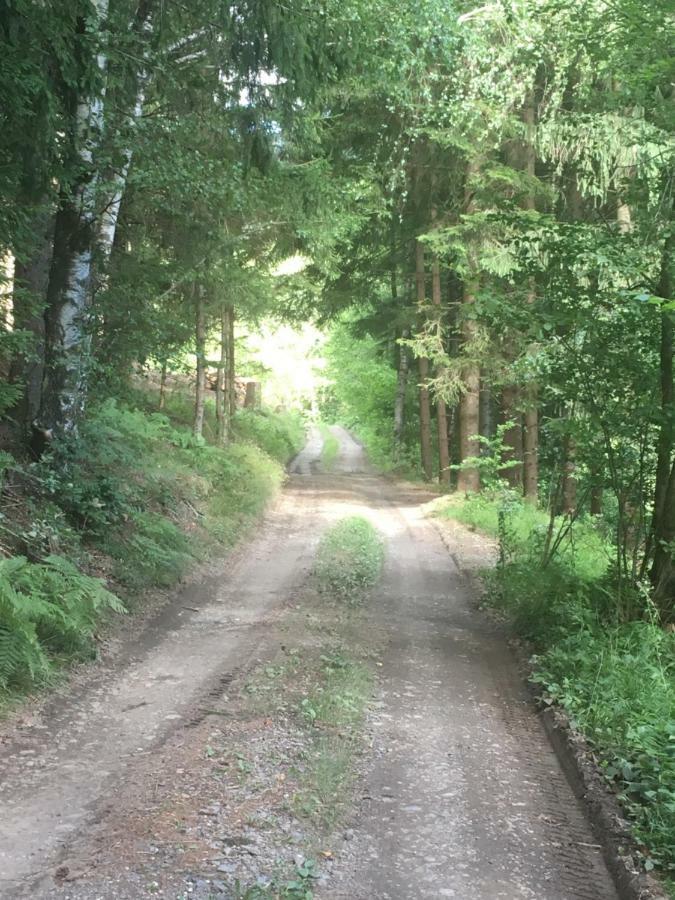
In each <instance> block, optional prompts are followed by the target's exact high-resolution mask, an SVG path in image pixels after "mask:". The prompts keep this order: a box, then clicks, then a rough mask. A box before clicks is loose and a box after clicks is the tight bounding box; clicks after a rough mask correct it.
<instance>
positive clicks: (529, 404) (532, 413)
mask: <svg viewBox="0 0 675 900" xmlns="http://www.w3.org/2000/svg"><path fill="white" fill-rule="evenodd" d="M523 121H524V123H525V142H524V148H523V151H524V163H525V164H524V169H525V172H526V174H527V175H528V176H529V177H530V178H534V177H535V174H536V154H535V149H534V128H535V110H534V97H533V95H532V91H530V92H529V93H528V96H527V100H526V102H525V107H524V109H523ZM523 208H524V209H527V210H531V211H534V210H536V203H535V197H534V193H533V192H532V191H531V190H529V191H528V192H527V194H526V196H525V200H524V202H523ZM536 296H537V295H536V290H535V283H534V279H531V281H530V285H529V291H528V293H527V302H528V304H529V305H530V306H531V305H533V304H534V302H535V300H536ZM523 399H524V400H525V412H524V426H525V427H524V430H523V495H524V497H525V500H526V501H527V502H528V503H532V504H535V505H536V503H537V501H538V499H539V391H538V389H537V385H536V384H534V383H531V384H529V385H528V386H527V388H526V389H525V391H524V393H523Z"/></svg>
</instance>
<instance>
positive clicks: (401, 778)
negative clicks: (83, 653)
mask: <svg viewBox="0 0 675 900" xmlns="http://www.w3.org/2000/svg"><path fill="white" fill-rule="evenodd" d="M335 433H336V435H337V436H338V437H339V439H340V445H341V449H340V454H339V457H338V460H337V463H336V466H335V469H334V471H333V472H332V473H330V474H321V473H320V472H317V459H318V456H319V454H320V450H321V443H320V440H319V439H317V438H316V436H314V437H313V439H312V440H311V441H310V443H309V445H308V448H306V450H305V451H304V453H303V454H301V455H300V457H298V459H297V460H296V461H295V464H294V471H295V473H296V474H294V475H292V477H291V479H290V483H289V485H288V487H287V489H286V490H285V492H284V494H283V496H282V498H281V500H280V501H279V503H278V504H277V506H276V508H275V509H274V510H273V511H272V512H271V513H270V515H269V516H268V517H267V519H266V522H265V524H264V525H263V527H262V528H261V530H260V531H259V533H258V535H257V537H256V538H255V539H254V540H252V541H251V542H250V543H249V545H248V546H247V547H245V548H242V550H241V551H240V552H239V554H238V556H237V557H236V558H234V559H231V560H229V561H228V562H225V563H224V564H223V566H222V569H221V571H219V572H217V573H216V574H215V575H214V577H213V578H212V579H210V580H209V581H208V582H207V583H205V584H204V585H202V586H201V587H199V588H191V589H188V590H187V591H185V592H183V593H182V594H181V595H180V596H178V597H177V598H176V600H175V602H174V603H172V604H171V605H170V606H169V607H167V608H166V609H165V610H164V612H163V613H162V614H161V615H160V616H158V617H157V618H156V620H155V621H153V622H152V623H151V624H150V625H149V626H148V627H147V628H146V629H144V631H143V632H142V633H141V634H140V635H138V637H137V638H136V639H135V640H134V641H132V642H131V643H130V645H129V646H128V647H127V648H126V649H125V650H124V652H122V653H120V654H118V655H117V656H116V658H115V660H114V662H111V663H110V664H108V665H101V666H99V667H98V668H97V669H96V670H95V671H94V672H93V673H92V675H91V677H89V678H88V679H86V680H85V681H84V682H83V683H82V685H81V686H79V687H77V688H76V689H75V691H74V692H73V693H71V694H69V695H67V696H64V697H61V698H59V697H56V698H54V699H52V700H50V701H49V702H48V703H47V704H46V705H45V706H44V708H43V709H42V711H41V712H40V713H39V714H35V715H34V716H33V717H30V718H26V719H25V720H24V721H23V722H20V723H19V725H18V727H16V728H15V729H14V730H13V731H12V732H11V733H9V734H7V735H6V736H5V737H4V738H3V744H2V750H3V752H2V760H1V762H0V776H1V779H2V780H1V783H0V802H1V803H2V816H1V818H0V896H2V897H3V898H4V897H7V898H15V897H16V898H19V897H32V898H43V897H64V898H65V897H69V898H94V897H97V898H102V900H108V898H110V900H112V898H115V900H121V898H132V897H134V898H136V897H145V896H158V895H159V896H164V897H176V896H187V895H188V893H192V894H193V895H194V896H197V895H198V894H199V891H198V890H194V891H193V890H192V888H191V889H190V891H188V892H187V893H186V894H184V895H183V894H177V893H176V891H175V890H173V892H167V889H166V888H165V887H161V888H159V887H158V886H157V884H156V883H155V882H152V883H151V884H149V883H148V879H147V877H146V876H147V872H145V871H144V873H143V875H142V877H141V876H140V875H139V874H138V871H136V870H135V868H134V864H133V863H130V862H129V859H125V860H124V864H122V862H121V863H120V866H119V871H117V872H116V873H115V875H114V878H112V877H111V876H110V875H109V874H108V875H106V876H103V875H101V874H100V873H98V874H97V873H95V872H94V873H93V874H92V873H91V872H90V871H88V870H85V869H83V871H82V872H81V873H80V877H78V878H77V880H75V881H73V882H67V883H64V882H63V879H64V878H67V877H68V876H69V871H70V870H72V868H73V860H75V861H76V863H77V860H78V858H83V853H84V851H83V850H82V847H83V846H84V845H85V844H86V841H87V837H88V835H89V834H90V832H92V831H93V830H95V831H96V834H97V838H98V840H99V841H101V842H103V844H105V843H106V841H107V842H108V844H110V842H111V841H112V837H111V835H112V833H113V829H112V825H111V824H110V823H111V822H112V820H113V819H114V816H115V808H116V806H117V805H118V800H119V803H120V804H121V802H122V800H121V798H122V797H125V798H126V800H125V802H126V803H127V804H132V805H133V802H134V797H136V796H137V797H139V798H140V797H142V796H143V795H144V789H145V788H147V781H148V780H149V779H151V778H152V777H156V778H157V780H158V784H160V785H164V784H165V779H166V778H168V780H169V781H172V782H174V785H173V786H174V787H176V783H178V787H180V780H181V778H184V777H186V776H184V775H183V773H184V772H185V769H184V768H181V767H180V766H177V763H176V759H173V762H172V753H173V752H174V751H173V749H171V748H173V747H174V746H184V745H185V744H186V743H188V742H189V728H190V727H191V726H192V725H193V724H194V723H195V722H197V721H199V720H200V716H202V715H203V711H204V707H205V705H207V704H208V702H209V698H211V697H213V696H216V695H219V694H222V693H223V692H224V691H225V690H226V686H227V685H228V684H230V683H231V682H232V680H233V679H235V680H236V678H237V675H238V673H241V672H244V671H246V670H247V669H248V668H250V666H251V665H252V664H253V663H254V662H255V661H256V660H257V659H259V658H262V657H263V656H264V653H265V648H266V647H269V646H271V645H274V644H275V643H277V644H278V643H279V641H280V640H281V637H280V634H282V632H280V629H279V624H280V622H281V621H282V620H283V616H284V608H285V606H286V605H287V604H288V603H289V602H291V601H292V600H293V597H294V596H295V595H296V593H297V591H298V590H299V588H300V586H301V585H302V583H303V582H304V581H305V579H306V577H307V574H308V570H309V567H310V565H311V560H312V557H313V553H314V549H315V546H316V543H317V541H318V539H319V536H320V534H321V532H322V531H323V530H324V529H325V527H327V526H328V525H329V524H330V523H331V522H332V521H334V520H336V519H338V518H341V517H342V516H344V515H349V514H353V513H354V512H358V513H360V514H362V515H366V516H367V517H369V518H370V519H371V520H372V521H373V523H374V524H375V525H376V526H377V527H378V528H379V530H380V531H381V532H382V534H383V535H384V536H385V538H386V541H387V561H386V567H385V578H384V581H383V584H382V585H381V588H380V589H378V591H377V592H376V594H375V596H374V597H373V598H372V615H373V617H374V620H375V622H376V624H377V627H378V629H380V631H381V632H382V633H383V634H384V636H385V650H384V653H383V655H382V658H381V660H380V663H381V666H380V667H379V668H378V675H379V688H378V697H377V698H375V702H374V704H373V709H372V712H371V715H370V722H369V728H370V730H371V731H372V744H373V747H372V753H371V754H370V755H369V757H368V758H367V759H366V760H365V761H364V771H363V773H362V777H363V780H362V790H361V791H360V798H361V799H360V800H359V801H358V803H357V805H356V806H355V808H354V810H353V813H352V816H351V821H350V823H349V825H350V827H349V829H348V831H347V832H346V833H345V834H346V839H345V840H344V841H343V842H342V846H341V847H340V848H339V850H338V852H336V855H335V862H334V863H332V868H331V871H330V875H329V876H328V877H326V878H324V879H323V880H322V881H321V882H320V884H319V887H318V891H317V893H318V896H319V897H321V898H325V900H337V898H344V900H348V898H349V900H367V898H380V900H387V898H388V900H404V898H405V900H413V898H440V897H455V898H458V900H498V898H504V900H517V898H529V900H613V898H615V897H616V894H615V891H614V888H613V886H612V883H611V880H610V878H609V875H608V874H607V871H606V869H605V866H604V863H603V861H602V856H601V853H600V850H599V849H598V847H597V842H596V840H595V838H594V836H593V834H592V833H591V831H590V829H589V827H588V825H587V824H586V821H585V818H584V814H583V810H582V809H581V807H580V806H579V805H578V803H577V801H576V800H575V798H574V796H573V794H572V792H571V790H570V788H569V787H568V785H567V782H566V781H565V778H564V776H563V774H562V772H561V770H560V767H559V765H558V763H557V761H556V758H555V756H554V754H553V752H552V750H551V748H550V746H549V744H548V742H547V739H546V737H545V735H544V733H543V731H542V728H541V726H540V723H539V721H538V719H537V716H536V714H535V712H534V711H533V709H532V707H531V705H530V703H529V702H528V699H527V696H526V695H525V693H524V691H523V688H522V682H521V677H520V675H519V674H518V672H517V670H516V667H515V664H514V662H513V660H512V658H511V655H510V652H509V651H508V649H507V648H506V646H505V644H504V641H503V638H502V637H501V636H500V635H499V634H498V633H496V632H495V630H494V629H493V628H492V626H490V625H489V624H488V623H487V622H486V621H485V620H483V619H482V618H481V617H480V615H478V614H477V613H475V612H474V611H473V610H472V609H471V606H470V603H469V598H468V596H467V594H468V588H467V586H466V583H465V580H464V578H463V576H462V575H461V573H460V572H459V571H458V569H457V567H456V565H455V564H454V562H453V557H452V555H451V553H450V552H449V550H448V548H447V547H446V546H445V544H444V543H443V541H442V540H441V537H440V535H439V533H438V531H437V530H436V528H435V527H434V525H433V524H432V523H431V522H430V521H429V520H428V519H426V518H424V516H423V514H422V512H421V509H420V507H421V504H422V502H423V501H424V500H426V499H428V498H427V497H426V496H425V495H424V493H423V492H422V491H420V490H417V489H412V488H407V487H401V486H397V485H395V484H393V483H391V482H388V481H386V480H384V479H382V478H379V477H377V476H376V475H375V474H373V473H372V472H371V471H370V470H369V467H368V466H367V464H366V462H365V460H364V459H363V456H362V453H361V450H360V448H359V447H358V445H356V444H355V443H354V442H353V441H352V440H351V438H350V437H349V435H347V433H346V432H344V431H342V430H341V429H336V432H335ZM155 759H156V760H157V764H156V766H155V769H156V770H157V771H156V772H155V773H154V774H153V765H154V760H155ZM160 760H161V762H160ZM167 760H168V761H167ZM181 765H182V764H181ZM160 769H162V772H163V773H164V774H157V773H158V772H159V770H160ZM166 771H169V772H170V775H169V776H166ZM189 794H190V792H189V789H187V788H186V789H185V790H184V791H183V794H182V796H183V797H184V798H185V802H188V801H189ZM202 799H203V798H202ZM140 802H141V801H140V799H139V800H138V803H140ZM199 802H202V800H201V799H200V801H199ZM117 828H118V831H119V823H117ZM136 849H137V852H138V854H140V856H139V857H138V858H139V859H141V858H143V857H142V854H144V853H150V852H151V851H152V852H154V850H155V849H156V848H151V849H150V850H149V849H148V848H146V847H145V846H144V847H138V848H136ZM64 861H67V862H68V865H67V866H66V865H64ZM76 863H75V868H77V864H76ZM60 866H61V868H59V867H60ZM70 875H72V871H70ZM175 875H176V884H178V883H179V882H180V877H181V875H182V873H181V872H180V870H179V864H178V863H176V872H175ZM60 879H61V880H60ZM208 891H209V892H208V893H203V894H200V895H199V896H203V897H207V896H216V895H222V896H230V897H233V896H236V895H235V893H234V891H233V888H232V886H231V885H230V886H229V887H228V885H227V884H226V883H222V884H220V885H219V886H218V888H217V890H216V889H214V888H213V887H209V889H208Z"/></svg>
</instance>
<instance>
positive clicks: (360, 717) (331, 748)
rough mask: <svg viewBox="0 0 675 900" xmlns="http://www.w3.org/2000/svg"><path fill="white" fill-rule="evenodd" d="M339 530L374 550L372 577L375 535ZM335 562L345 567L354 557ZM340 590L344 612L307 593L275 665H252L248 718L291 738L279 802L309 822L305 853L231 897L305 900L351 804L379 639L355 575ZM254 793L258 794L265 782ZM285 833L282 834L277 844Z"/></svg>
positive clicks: (344, 525) (340, 526)
mask: <svg viewBox="0 0 675 900" xmlns="http://www.w3.org/2000/svg"><path fill="white" fill-rule="evenodd" d="M355 522H356V523H358V524H357V525H356V526H355V525H354V523H355ZM364 525H366V526H367V529H364V528H363V526H364ZM347 526H349V527H347ZM345 528H346V529H347V531H348V532H349V533H351V534H353V533H357V534H361V535H364V534H366V535H367V537H366V538H365V541H366V543H368V544H369V545H370V546H376V548H377V558H378V560H379V561H378V563H377V568H376V569H375V568H372V569H371V570H370V571H371V572H372V576H371V577H372V578H373V579H374V578H377V577H379V573H380V566H381V559H382V547H381V542H380V539H379V537H378V536H377V533H376V532H375V531H374V529H372V527H371V526H370V525H369V524H368V523H366V522H365V521H364V520H362V519H345V520H343V521H342V522H339V523H338V524H337V525H336V526H334V527H333V528H332V529H330V530H329V531H328V532H327V538H329V537H331V536H332V535H335V534H336V533H337V534H338V535H340V534H342V535H344V533H345ZM362 540H363V538H362ZM373 542H374V543H373ZM327 543H328V546H330V541H326V540H325V541H324V542H322V545H321V546H320V547H319V550H318V553H317V558H318V557H319V556H321V554H322V547H325V546H326V544H327ZM340 543H342V541H340ZM343 564H344V565H345V566H346V565H352V564H354V560H353V559H352V561H351V562H346V561H344V563H343ZM356 565H357V566H358V565H359V563H358V561H357V562H356ZM375 573H377V574H375ZM368 581H369V583H370V584H372V583H373V581H372V580H371V578H369V579H368ZM345 591H346V592H345V593H344V594H343V595H342V600H343V601H346V602H347V608H345V607H344V606H343V605H342V604H326V603H325V602H324V601H323V598H322V597H321V595H320V594H317V593H316V592H315V591H313V590H311V589H310V590H308V591H307V593H306V594H305V596H304V597H303V600H302V602H301V603H300V604H299V605H298V608H297V611H296V612H295V613H294V616H295V618H294V619H291V621H289V622H288V623H287V633H288V641H287V642H286V644H285V645H284V647H283V649H282V651H280V652H279V654H278V655H277V657H276V659H275V660H274V662H272V663H270V664H266V665H264V666H261V667H259V669H258V670H257V672H256V673H254V675H253V676H252V678H251V679H250V681H249V682H248V684H247V694H248V696H249V698H250V699H249V704H251V705H252V706H253V707H254V710H255V715H256V716H257V717H269V718H270V719H271V720H272V721H273V722H274V729H275V731H277V730H281V731H282V732H284V733H288V734H290V735H292V736H293V739H292V742H291V746H292V748H293V750H292V753H288V751H285V757H284V765H285V771H284V772H283V778H284V785H285V790H286V791H287V796H288V800H284V803H285V804H286V803H287V804H288V808H287V812H291V813H292V815H293V816H294V818H296V819H297V820H299V821H302V822H303V823H305V825H303V829H304V828H307V827H309V831H306V832H305V833H306V836H307V837H308V838H309V846H308V847H306V850H307V851H309V855H306V856H303V857H302V859H301V861H300V862H297V861H296V864H295V867H294V869H293V870H291V871H288V869H286V870H285V871H284V870H283V869H282V870H281V871H279V872H277V873H275V875H274V877H272V878H271V879H270V883H268V884H267V885H265V886H259V885H254V886H242V885H237V889H236V891H235V896H236V897H238V898H240V900H273V898H285V900H292V898H298V900H300V898H302V900H311V898H312V897H313V896H314V892H313V890H312V885H313V881H314V879H315V878H317V877H318V876H319V875H320V871H319V865H318V863H317V862H316V861H315V860H316V859H320V858H321V856H322V855H324V856H325V855H330V853H328V854H326V852H325V847H326V846H327V845H329V846H330V842H331V836H333V835H334V834H335V829H336V828H337V827H338V825H339V824H340V821H341V820H342V819H343V817H344V815H345V812H346V810H348V809H350V808H351V805H352V802H353V798H352V791H353V782H354V778H355V773H356V767H355V760H356V758H357V756H358V755H359V754H360V753H361V752H362V751H363V747H364V736H363V728H364V720H365V716H366V710H367V707H368V703H369V701H370V699H371V698H372V696H373V689H374V684H375V677H374V673H373V665H372V656H373V654H374V653H376V652H377V640H378V638H377V635H376V634H374V633H373V632H372V630H371V629H369V628H368V627H366V618H365V617H366V611H365V607H364V606H363V605H362V604H361V603H360V602H359V601H360V600H361V599H362V597H363V587H362V579H360V578H354V579H353V580H352V581H351V587H350V588H349V589H347V588H345ZM291 640H293V645H292V646H289V642H290V641H291ZM249 714H250V710H249ZM277 774H278V773H277ZM259 789H260V790H262V791H265V790H266V787H265V784H264V782H263V784H262V786H261V787H260V788H259ZM287 839H288V838H287V832H286V830H284V833H283V836H282V840H283V841H284V842H285V841H287Z"/></svg>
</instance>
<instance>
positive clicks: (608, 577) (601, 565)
mask: <svg viewBox="0 0 675 900" xmlns="http://www.w3.org/2000/svg"><path fill="white" fill-rule="evenodd" d="M441 514H442V515H446V516H449V517H452V518H455V519H457V520H459V521H461V522H464V523H465V524H467V525H469V527H472V528H476V529H478V530H481V531H484V532H486V533H487V534H490V535H492V536H495V537H498V538H499V541H500V551H501V552H500V563H499V564H498V565H497V567H496V568H495V569H494V570H493V571H491V572H490V573H489V574H488V575H487V584H488V595H487V596H488V600H489V602H490V603H491V604H492V605H494V606H496V607H497V608H499V609H501V610H502V611H504V613H505V614H506V615H507V616H508V618H509V619H510V621H511V623H512V624H513V626H514V629H515V630H516V631H517V632H518V634H520V635H522V636H523V637H524V638H526V639H527V640H528V641H529V643H530V646H531V647H532V648H533V650H534V653H535V655H534V656H533V660H532V663H533V674H532V680H533V682H534V683H536V684H537V685H539V686H540V688H541V691H542V694H543V698H544V700H545V701H546V702H547V703H559V704H560V705H561V706H562V707H564V709H565V710H566V711H567V713H568V714H569V716H570V719H571V722H572V724H573V726H574V727H575V728H577V729H578V730H579V731H580V732H581V733H582V734H583V735H584V736H585V738H586V739H587V741H588V742H589V744H590V746H591V747H592V748H593V750H594V752H595V754H596V756H597V758H598V759H599V761H600V766H601V770H602V772H603V773H604V776H605V778H606V779H607V782H608V785H609V786H610V787H611V789H612V790H613V791H615V793H616V794H617V795H618V798H619V800H620V801H621V803H622V804H623V806H624V809H625V810H626V812H627V814H628V816H629V817H630V819H631V821H632V823H633V829H634V834H635V837H636V840H637V844H638V848H639V849H638V851H637V853H638V855H639V857H640V858H641V860H642V863H643V865H644V867H645V868H646V869H647V870H649V869H653V868H657V869H659V870H660V871H661V872H662V873H663V874H664V875H665V876H667V877H670V878H672V877H673V875H675V634H673V633H672V632H669V631H666V630H664V628H663V627H661V625H660V623H659V622H658V620H657V617H656V614H655V611H654V610H653V609H652V608H651V607H650V603H649V600H648V597H649V593H648V590H646V589H644V590H642V589H640V586H639V585H638V586H637V587H632V588H630V587H629V588H627V587H626V586H625V584H623V585H622V584H619V583H618V582H617V579H616V577H615V576H614V570H613V567H612V562H611V561H612V558H613V555H614V554H613V548H612V547H611V545H609V544H608V543H607V539H606V537H605V536H604V535H603V527H602V523H601V522H597V523H596V522H593V521H592V520H579V521H577V522H575V523H574V524H573V525H572V527H571V529H570V530H569V533H568V534H566V536H565V538H564V540H562V541H561V542H560V544H559V546H558V547H557V550H556V552H555V553H554V554H552V555H551V554H550V553H549V554H547V553H545V552H544V549H545V543H546V535H547V530H548V516H547V515H546V514H545V513H543V512H541V511H538V510H535V509H532V508H531V507H530V506H528V505H526V504H524V503H522V502H519V501H516V500H515V499H514V498H513V497H512V496H511V495H509V494H507V493H506V494H505V493H503V492H502V493H501V494H497V495H493V496H492V497H489V496H478V497H475V498H470V499H467V500H462V499H461V498H459V497H453V498H450V499H448V501H447V502H446V503H445V505H444V508H442V509H441ZM555 527H556V528H557V529H561V528H562V529H564V528H565V523H564V522H563V521H562V520H559V521H557V522H556V523H555ZM559 533H561V534H563V533H564V531H560V532H559ZM674 896H675V894H674Z"/></svg>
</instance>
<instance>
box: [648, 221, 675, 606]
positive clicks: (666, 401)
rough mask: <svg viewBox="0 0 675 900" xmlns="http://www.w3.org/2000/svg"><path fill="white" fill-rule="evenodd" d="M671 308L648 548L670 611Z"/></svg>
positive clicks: (664, 323) (674, 493)
mask: <svg viewBox="0 0 675 900" xmlns="http://www.w3.org/2000/svg"><path fill="white" fill-rule="evenodd" d="M673 246H675V232H672V233H671V234H670V235H669V237H668V239H667V240H666V242H665V245H664V248H663V253H662V257H661V276H660V279H659V285H658V294H659V296H660V297H661V298H662V299H664V300H672V299H673V278H672V270H671V266H672V251H673ZM672 315H673V314H672V312H671V311H670V310H666V309H663V310H661V346H660V369H661V427H660V431H659V437H658V443H657V457H656V482H655V486H654V511H653V514H652V524H651V534H650V538H649V543H648V552H649V551H653V554H654V560H653V563H652V568H651V573H650V574H651V581H652V584H653V585H654V596H655V599H656V601H657V603H658V605H659V608H660V609H662V610H664V611H665V610H666V609H667V610H668V614H669V615H670V614H671V613H672V603H673V595H674V592H673V580H674V574H673V560H672V550H671V548H670V547H669V546H668V545H669V544H671V542H672V541H673V540H674V539H675V484H674V481H675V465H674V464H671V460H672V456H673V438H674V424H675V423H674V421H673V419H674V417H675V389H674V385H673V349H674V348H673V340H674V336H673V331H674V329H673V318H672Z"/></svg>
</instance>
